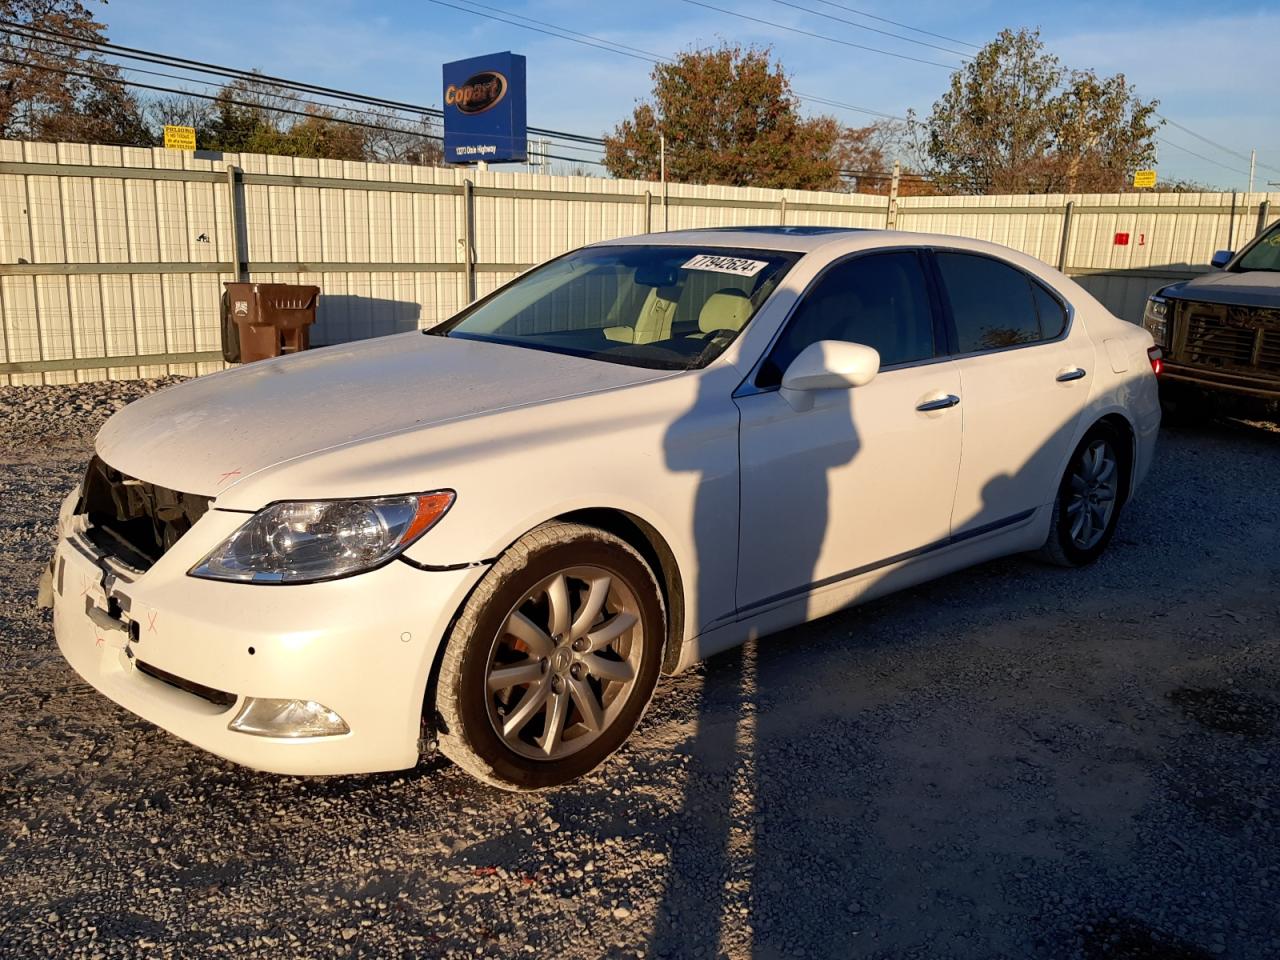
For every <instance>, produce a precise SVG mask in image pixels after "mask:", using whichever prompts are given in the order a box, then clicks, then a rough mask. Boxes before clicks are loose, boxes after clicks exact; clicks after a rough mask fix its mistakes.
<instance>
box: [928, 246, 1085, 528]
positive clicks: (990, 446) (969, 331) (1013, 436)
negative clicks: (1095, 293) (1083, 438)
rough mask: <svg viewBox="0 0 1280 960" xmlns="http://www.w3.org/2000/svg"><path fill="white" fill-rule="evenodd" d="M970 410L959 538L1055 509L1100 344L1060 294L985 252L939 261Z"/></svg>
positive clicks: (945, 254) (965, 413)
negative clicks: (1048, 506) (1071, 315)
mask: <svg viewBox="0 0 1280 960" xmlns="http://www.w3.org/2000/svg"><path fill="white" fill-rule="evenodd" d="M934 260H935V263H936V265H937V275H938V279H939V286H940V289H941V292H942V297H943V304H944V306H945V308H946V310H947V314H948V318H949V324H950V328H951V331H950V332H951V336H952V337H953V340H954V343H953V345H954V349H955V352H956V358H955V360H954V361H953V362H954V363H955V366H956V368H957V370H958V371H959V374H960V388H961V393H962V395H963V397H964V402H963V403H962V404H961V406H960V413H961V417H962V420H963V424H964V443H963V450H962V453H961V457H960V478H959V481H958V482H957V484H956V500H955V510H954V513H953V515H952V518H951V528H952V533H953V535H955V536H963V535H964V534H966V533H973V532H974V531H975V530H978V529H981V528H985V527H990V526H999V525H1002V524H1011V523H1014V522H1017V521H1018V520H1020V519H1024V518H1025V517H1027V516H1029V512H1030V511H1032V510H1034V509H1035V508H1036V507H1039V506H1041V505H1043V504H1046V503H1052V502H1053V499H1054V497H1055V496H1056V493H1057V488H1058V483H1059V481H1060V480H1061V471H1062V469H1063V464H1064V462H1065V460H1066V458H1067V456H1068V454H1069V453H1070V452H1071V451H1070V446H1071V442H1072V440H1073V439H1074V436H1075V429H1076V424H1077V421H1078V420H1079V418H1080V414H1081V411H1082V410H1083V409H1084V404H1085V401H1086V400H1087V398H1088V395H1089V382H1090V377H1091V375H1092V373H1093V369H1092V367H1093V360H1094V351H1093V345H1092V342H1091V341H1090V340H1089V338H1088V335H1087V334H1086V332H1085V330H1084V329H1083V326H1082V325H1079V324H1077V325H1075V326H1074V328H1073V327H1072V325H1071V324H1070V322H1069V319H1070V318H1069V313H1068V311H1067V309H1066V307H1065V305H1064V304H1063V302H1062V301H1061V300H1060V299H1059V298H1058V296H1057V295H1056V294H1054V293H1053V292H1051V291H1050V290H1049V289H1048V288H1047V287H1046V286H1044V285H1043V284H1042V283H1040V282H1039V281H1038V280H1036V279H1034V278H1033V277H1031V276H1030V275H1029V274H1027V273H1025V272H1023V271H1022V270H1020V269H1018V268H1017V267H1015V266H1013V265H1012V264H1009V263H1007V262H1005V261H1004V260H1000V259H997V258H995V257H989V256H985V255H983V254H977V253H970V252H962V251H951V250H938V251H936V252H935V254H934Z"/></svg>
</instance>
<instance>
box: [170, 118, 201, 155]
mask: <svg viewBox="0 0 1280 960" xmlns="http://www.w3.org/2000/svg"><path fill="white" fill-rule="evenodd" d="M164 145H165V147H166V148H167V149H169V150H194V149H195V148H196V128H195V127H171V126H169V125H168V124H165V127H164Z"/></svg>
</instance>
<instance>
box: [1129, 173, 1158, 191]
mask: <svg viewBox="0 0 1280 960" xmlns="http://www.w3.org/2000/svg"><path fill="white" fill-rule="evenodd" d="M1133 185H1134V186H1135V187H1154V186H1155V185H1156V172H1155V171H1154V170H1137V171H1134V174H1133Z"/></svg>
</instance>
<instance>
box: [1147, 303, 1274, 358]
mask: <svg viewBox="0 0 1280 960" xmlns="http://www.w3.org/2000/svg"><path fill="white" fill-rule="evenodd" d="M1174 331H1175V334H1174V340H1173V347H1172V351H1171V356H1170V359H1171V360H1174V361H1176V362H1179V363H1186V364H1192V365H1196V366H1202V367H1219V368H1223V369H1236V370H1263V371H1268V372H1280V310H1276V309H1271V308H1263V307H1242V306H1229V305H1226V304H1217V303H1195V302H1188V301H1181V302H1178V303H1177V305H1176V307H1175V313H1174Z"/></svg>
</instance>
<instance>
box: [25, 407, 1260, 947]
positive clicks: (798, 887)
mask: <svg viewBox="0 0 1280 960" xmlns="http://www.w3.org/2000/svg"><path fill="white" fill-rule="evenodd" d="M154 386H155V384H154V383H153V384H150V385H148V384H119V383H116V384H86V385H82V386H79V387H75V388H68V387H57V388H53V387H51V388H4V389H0V428H2V431H0V494H3V501H2V502H3V507H2V508H0V603H2V606H0V618H2V619H0V644H2V646H0V657H2V658H3V659H2V661H0V671H2V672H0V678H2V680H0V683H2V687H0V708H2V709H0V769H2V770H3V777H2V778H0V822H2V825H3V827H2V829H3V835H2V836H0V844H2V845H3V849H0V889H3V891H4V896H3V897H2V898H0V955H3V956H4V957H27V956H32V957H35V956H39V957H52V956H95V957H115V956H119V957H126V956H127V957H136V956H169V955H173V956H215V955H224V954H232V955H236V956H269V957H278V956H312V957H321V956H326V957H327V956H379V957H382V956H427V957H434V956H452V957H462V956H468V957H476V956H490V957H518V956H528V955H533V956H552V955H560V956H564V957H584V958H585V957H600V956H607V957H621V956H673V957H677V956H678V957H703V958H712V957H718V956H729V957H734V958H739V957H743V958H745V957H754V958H775V957H777V958H780V957H810V958H812V957H842V958H843V957H877V958H899V957H908V958H910V957H919V958H930V960H933V958H940V957H972V958H982V960H989V958H997V957H1028V956H1034V957H1063V958H1083V960H1095V958H1151V960H1192V958H1204V957H1216V956H1227V957H1242V958H1243V957H1257V958H1269V957H1276V956H1280V909H1278V908H1277V906H1276V904H1277V893H1278V892H1280V816H1278V815H1277V807H1278V806H1280V797H1278V796H1277V790H1276V787H1277V783H1280V776H1278V774H1280V659H1278V658H1277V650H1278V647H1280V637H1278V636H1277V633H1278V629H1277V628H1278V626H1280V592H1277V586H1280V551H1277V549H1276V546H1277V543H1278V542H1280V498H1278V497H1277V491H1278V490H1280V486H1278V479H1277V478H1278V477H1280V431H1278V430H1277V428H1276V427H1274V426H1267V425H1263V424H1247V423H1242V422H1226V421H1221V422H1217V423H1213V424H1210V425H1207V426H1202V427H1198V428H1194V429H1190V428H1187V429H1182V430H1166V431H1165V436H1164V437H1163V441H1162V446H1161V449H1160V453H1159V459H1158V463H1157V464H1156V467H1155V469H1154V472H1153V474H1152V476H1151V477H1150V479H1149V480H1148V481H1147V485H1146V487H1145V488H1144V490H1143V491H1142V494H1141V496H1140V499H1139V500H1138V502H1137V503H1135V504H1133V505H1132V506H1131V508H1130V509H1129V510H1128V511H1127V513H1126V515H1125V516H1124V518H1123V520H1122V524H1121V528H1120V531H1119V534H1118V536H1117V537H1116V540H1115V541H1114V542H1113V545H1112V547H1111V550H1110V551H1109V553H1108V554H1107V556H1106V557H1105V558H1104V559H1103V560H1102V561H1101V562H1100V563H1098V564H1097V565H1096V566H1094V567H1093V568H1091V569H1089V570H1086V571H1074V572H1073V571H1063V570H1058V569H1052V568H1047V567H1044V566H1040V565H1037V564H1035V563H1033V562H1030V561H1027V560H1023V559H1010V560H1005V561H1000V562H997V563H992V564H988V565H986V566H984V567H981V568H979V569H976V570H971V571H967V572H964V573H960V574H957V575H954V576H951V577H949V578H946V579H945V580H942V581H939V582H936V583H933V584H930V585H927V586H924V587H920V588H916V589H913V590H910V591H908V592H906V593H904V594H900V595H898V596H895V597H890V598H886V599H884V600H880V601H877V602H875V603H872V604H870V605H868V606H866V607H863V608H861V609H859V610H855V611H852V612H849V613H846V614H841V615H837V616H834V617H830V618H828V619H826V620H823V621H821V622H819V623H815V624H811V625H809V626H807V627H804V628H801V629H797V630H792V631H789V632H787V633H785V634H781V635H778V636H776V637H773V638H770V639H768V640H767V641H764V642H762V643H760V644H758V645H755V646H752V647H749V648H747V649H745V650H743V651H740V652H735V653H732V654H728V655H724V656H720V657H717V658H715V659H713V660H712V661H711V662H710V663H708V664H706V665H705V666H704V667H703V668H701V669H700V670H698V671H696V672H693V673H690V674H687V675H685V676H682V677H680V678H677V679H675V680H673V681H665V682H664V683H663V685H662V686H661V687H660V689H659V697H658V700H657V701H656V703H655V705H654V708H653V709H652V710H650V712H649V714H648V716H647V718H646V720H645V723H644V725H643V727H642V729H641V730H640V731H639V732H638V734H637V735H636V736H635V737H634V738H633V740H632V742H631V743H630V745H629V746H628V747H627V748H626V749H625V750H624V751H623V752H622V754H621V755H620V756H619V757H617V758H616V759H615V760H614V761H612V762H611V763H609V764H608V765H607V766H606V767H605V768H604V769H603V770H602V771H600V772H599V773H598V774H597V775H595V776H592V777H590V778H588V779H587V780H586V781H585V782H583V783H580V784H578V785H575V786H573V787H571V788H568V789H563V790H559V791H554V792H549V793H544V794H539V795H534V796H511V795H507V794H501V793H497V792H494V791H491V790H489V789H486V788H484V787H481V786H479V785H477V784H475V783H473V782H472V781H470V780H469V779H468V778H467V777H466V776H465V775H463V774H462V773H461V772H460V771H459V770H457V769H455V768H452V767H450V766H448V765H447V764H444V763H443V762H433V763H426V764H423V765H422V766H421V767H419V768H418V769H416V770H414V771H411V772H405V773H401V774H388V775H380V776H366V777H356V778H346V779H325V780H319V779H313V780H305V779H293V778H280V777H274V776H268V775H263V774H257V773H253V772H250V771H247V770H243V769H239V768H237V767H234V766H232V765H230V764H227V763H224V762H222V761H220V760H218V759H216V758H213V757H210V756H208V755H205V754H203V753H201V752H200V751H198V750H196V749H195V748H192V747H189V746H187V745H185V744H183V743H181V742H180V741H178V740H176V739H175V738H173V737H170V736H169V735H167V734H165V733H163V732H161V731H159V730H157V729H155V728H153V727H151V726H150V725H148V724H147V723H145V722H142V721H140V720H137V719H135V718H133V717H132V716H130V715H128V714H126V713H125V712H124V711H122V710H121V709H119V708H117V707H116V706H114V705H113V704H111V703H110V702H108V701H107V700H105V699H103V698H102V697H100V696H98V695H97V694H96V693H94V692H93V691H92V690H91V689H90V688H89V687H87V686H86V685H85V684H83V683H82V682H80V681H79V680H78V679H77V678H76V677H75V676H74V674H73V673H72V671H71V670H70V668H68V667H67V666H66V665H65V664H64V663H63V661H62V659H61V657H60V656H59V654H58V652H57V649H56V647H55V645H54V642H53V638H52V635H51V631H50V625H49V618H48V614H47V613H46V612H37V611H36V610H34V608H33V606H32V599H33V596H34V591H35V583H36V579H37V576H38V574H39V572H40V568H41V565H42V564H43V563H44V562H45V559H46V558H47V556H48V553H49V549H50V545H51V540H52V537H53V518H54V513H55V509H56V505H57V502H58V500H59V498H60V497H61V495H62V494H63V492H64V491H65V490H66V489H67V488H68V487H69V485H70V484H72V483H73V482H74V480H75V478H76V476H77V474H78V473H79V471H80V470H81V469H82V466H83V463H84V461H85V460H86V458H87V456H88V452H89V449H90V438H91V437H92V435H93V433H94V431H95V430H96V429H97V426H98V425H99V424H100V422H101V421H102V419H103V418H104V417H105V416H106V414H108V413H109V412H110V411H111V410H113V409H114V408H115V407H117V406H119V405H120V404H122V403H123V402H126V401H128V400H130V399H132V398H134V397H136V396H138V395H140V394H141V393H142V392H144V391H145V390H147V389H150V388H153V387H154Z"/></svg>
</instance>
